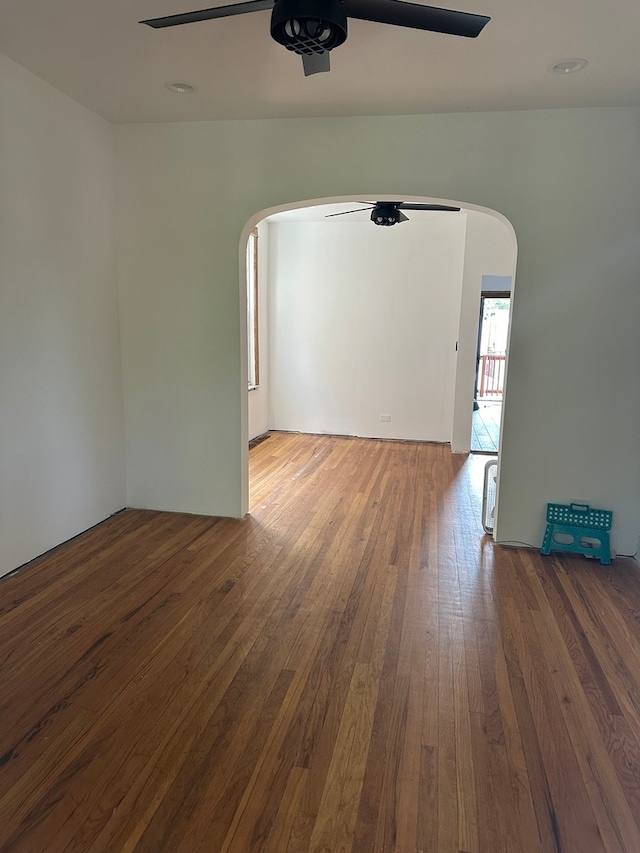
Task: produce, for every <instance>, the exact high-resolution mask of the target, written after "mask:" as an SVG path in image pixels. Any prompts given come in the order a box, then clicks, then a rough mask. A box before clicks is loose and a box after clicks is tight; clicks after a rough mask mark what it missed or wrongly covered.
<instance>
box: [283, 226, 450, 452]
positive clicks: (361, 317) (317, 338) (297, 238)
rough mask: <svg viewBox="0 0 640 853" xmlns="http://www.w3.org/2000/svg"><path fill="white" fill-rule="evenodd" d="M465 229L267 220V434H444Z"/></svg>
mask: <svg viewBox="0 0 640 853" xmlns="http://www.w3.org/2000/svg"><path fill="white" fill-rule="evenodd" d="M465 224H466V215H465V214H464V213H440V214H431V217H430V221H429V224H428V225H427V224H426V223H423V222H417V221H409V222H403V223H402V225H398V226H395V227H394V228H377V227H375V226H374V225H372V224H371V223H370V222H353V221H351V222H350V221H344V220H343V221H340V222H337V221H336V220H330V221H325V222H284V223H277V224H272V225H271V226H270V230H271V252H270V262H271V263H270V268H269V285H270V286H269V293H270V304H271V312H270V321H271V322H270V332H269V340H270V343H271V347H270V348H271V372H270V389H271V394H270V417H269V423H270V425H271V426H272V427H273V428H274V429H283V430H300V431H301V432H319V433H335V434H340V435H360V436H368V437H379V438H405V439H421V440H430V441H443V442H444V441H449V440H450V438H451V427H452V417H453V382H454V377H455V367H456V350H455V344H456V338H457V333H458V316H459V310H460V291H461V287H462V267H463V258H464V240H465ZM382 414H385V415H390V416H391V421H390V422H381V421H380V415H382Z"/></svg>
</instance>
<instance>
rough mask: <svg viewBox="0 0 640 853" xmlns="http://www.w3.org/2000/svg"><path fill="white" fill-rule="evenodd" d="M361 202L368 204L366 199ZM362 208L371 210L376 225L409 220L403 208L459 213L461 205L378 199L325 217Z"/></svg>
mask: <svg viewBox="0 0 640 853" xmlns="http://www.w3.org/2000/svg"><path fill="white" fill-rule="evenodd" d="M361 204H367V202H366V201H363V202H361ZM362 210H370V211H371V221H372V222H373V223H374V225H383V226H387V227H388V226H390V225H397V224H398V223H399V222H408V221H409V217H408V216H405V215H404V213H403V212H402V211H403V210H440V211H449V212H453V213H459V212H460V208H459V207H451V206H450V205H448V204H411V203H405V202H404V201H376V202H375V203H374V204H372V205H371V207H359V208H357V209H356V210H345V211H343V212H342V213H328V214H327V215H326V217H325V219H329V218H330V217H332V216H347V215H349V214H351V213H359V212H360V211H362Z"/></svg>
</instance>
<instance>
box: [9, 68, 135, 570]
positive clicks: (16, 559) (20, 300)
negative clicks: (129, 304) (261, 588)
mask: <svg viewBox="0 0 640 853" xmlns="http://www.w3.org/2000/svg"><path fill="white" fill-rule="evenodd" d="M0 116H1V119H0V294H1V297H2V303H1V304H2V310H1V311H0V347H1V350H0V352H1V357H0V388H1V394H0V401H1V405H0V471H1V475H0V574H4V573H6V572H8V571H10V570H12V569H14V568H16V567H17V566H19V565H21V564H22V563H24V562H26V561H28V560H30V559H31V558H33V557H35V556H36V555H38V554H41V553H42V552H44V551H46V550H48V549H49V548H51V547H53V546H55V545H57V544H59V543H60V542H62V541H64V540H66V539H69V538H70V537H72V536H74V535H76V534H77V533H79V532H81V531H82V530H85V529H86V528H88V527H90V526H92V525H93V524H95V523H97V522H98V521H101V520H102V519H104V518H105V517H107V516H108V515H110V514H111V513H113V512H115V511H116V510H118V509H121V508H122V507H123V506H124V502H125V491H124V483H125V477H124V424H123V402H122V387H121V381H122V380H121V363H120V347H119V332H118V305H117V290H116V281H115V252H114V227H113V219H114V210H115V201H114V186H115V161H114V149H113V129H112V127H111V126H110V125H109V124H108V123H107V122H105V121H103V120H102V119H100V118H98V117H97V116H95V115H93V114H92V113H90V112H89V111H87V110H86V109H84V108H83V107H81V106H79V105H78V104H76V103H74V102H73V101H71V100H69V99H68V98H66V97H65V96H63V95H61V94H60V93H59V92H57V91H56V90H54V89H52V88H50V87H49V86H47V85H45V84H44V83H43V82H42V81H40V80H39V79H37V78H35V77H33V76H32V75H31V74H29V73H28V72H27V71H25V70H24V69H22V68H21V67H20V66H18V65H16V64H15V63H13V62H12V61H10V60H8V59H6V58H4V57H2V56H1V55H0Z"/></svg>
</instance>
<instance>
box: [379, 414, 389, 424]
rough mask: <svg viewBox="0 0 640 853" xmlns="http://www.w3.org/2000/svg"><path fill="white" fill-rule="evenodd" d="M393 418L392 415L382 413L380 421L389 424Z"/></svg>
mask: <svg viewBox="0 0 640 853" xmlns="http://www.w3.org/2000/svg"><path fill="white" fill-rule="evenodd" d="M390 420H391V415H380V421H381V423H383V424H388V423H389V421H390Z"/></svg>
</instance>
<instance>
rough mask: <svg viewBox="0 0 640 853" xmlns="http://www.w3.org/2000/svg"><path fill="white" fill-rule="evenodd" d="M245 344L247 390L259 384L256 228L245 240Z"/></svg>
mask: <svg viewBox="0 0 640 853" xmlns="http://www.w3.org/2000/svg"><path fill="white" fill-rule="evenodd" d="M247 344H248V367H249V390H252V389H253V388H257V387H258V385H259V384H260V348H259V341H258V229H257V228H254V229H253V231H252V232H251V234H250V235H249V240H248V241H247Z"/></svg>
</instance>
